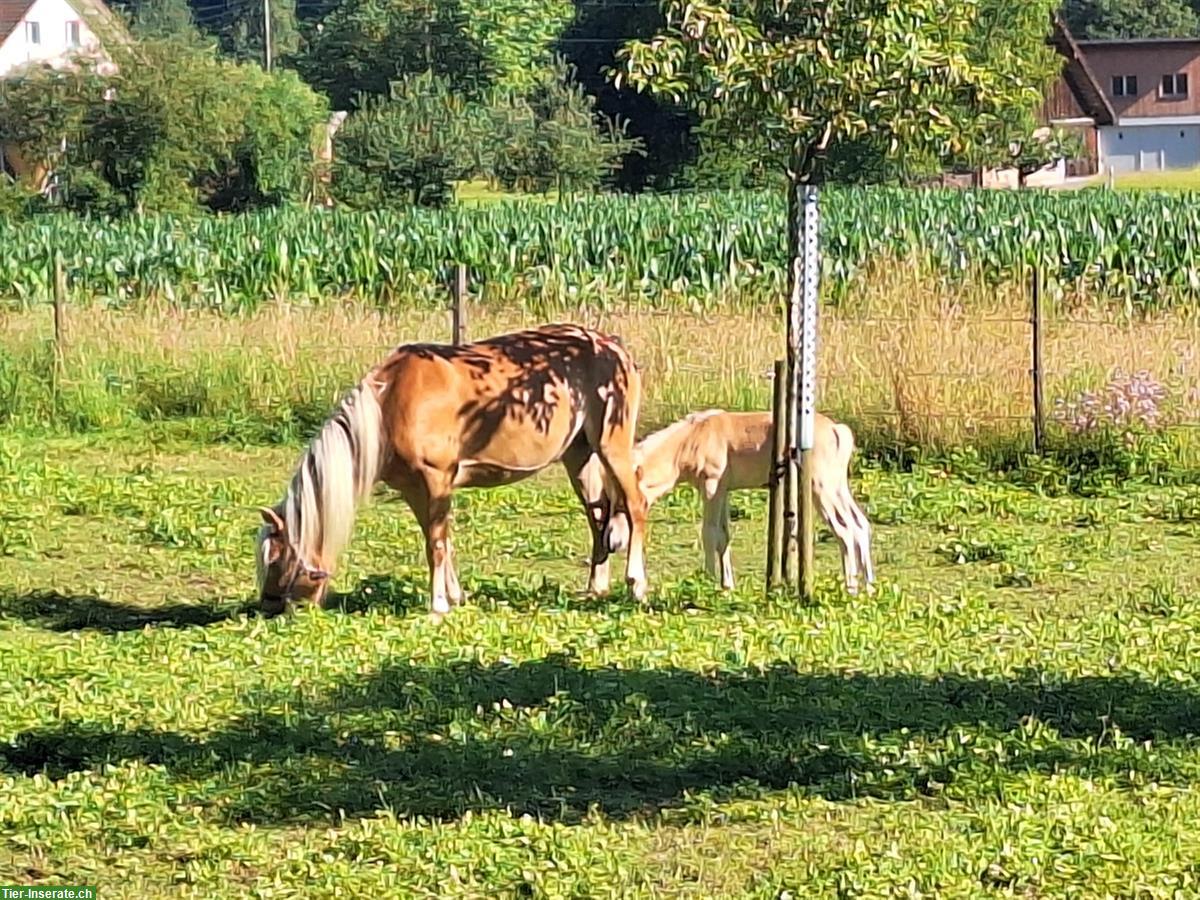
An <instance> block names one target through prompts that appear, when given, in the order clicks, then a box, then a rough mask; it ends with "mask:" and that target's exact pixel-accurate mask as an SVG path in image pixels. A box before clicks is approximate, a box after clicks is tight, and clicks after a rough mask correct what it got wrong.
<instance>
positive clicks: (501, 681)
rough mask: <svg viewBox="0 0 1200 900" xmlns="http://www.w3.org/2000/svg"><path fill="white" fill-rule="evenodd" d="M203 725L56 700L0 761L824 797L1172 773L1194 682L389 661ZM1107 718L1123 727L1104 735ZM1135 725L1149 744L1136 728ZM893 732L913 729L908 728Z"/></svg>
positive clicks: (539, 798) (242, 795)
mask: <svg viewBox="0 0 1200 900" xmlns="http://www.w3.org/2000/svg"><path fill="white" fill-rule="evenodd" d="M254 706H255V707H256V708H258V709H279V708H281V706H282V707H285V708H286V709H287V710H288V712H287V713H286V714H284V713H276V712H261V713H257V714H251V715H249V716H247V717H245V718H240V719H238V720H237V721H236V722H235V723H233V724H231V725H230V726H228V727H227V728H224V729H221V730H218V731H215V732H213V733H210V734H209V735H207V736H205V737H192V736H189V735H184V734H179V733H174V732H169V731H163V732H159V731H153V730H150V729H145V728H133V729H127V730H112V729H111V728H109V727H108V726H106V725H101V724H90V723H80V722H67V723H64V724H62V725H60V726H58V727H55V728H49V729H37V730H32V731H27V732H25V733H22V734H20V735H18V736H17V737H16V738H15V739H14V740H13V741H12V742H11V743H10V745H9V746H7V747H0V771H5V770H7V771H9V772H12V773H15V774H24V775H31V774H33V773H36V772H44V773H45V774H46V775H47V776H48V777H51V778H60V777H63V776H64V775H66V774H67V773H69V772H72V771H79V770H84V769H89V770H94V769H96V768H97V767H99V766H101V765H103V764H105V763H115V762H119V761H121V760H131V759H137V760H141V761H144V762H147V763H152V764H155V765H159V766H162V767H164V768H165V769H166V770H167V771H168V772H169V773H170V774H171V777H173V778H174V779H176V780H177V781H178V782H179V789H180V791H182V792H183V793H186V794H189V795H190V796H191V799H190V800H189V801H188V802H192V803H195V804H199V805H204V806H207V807H209V808H211V809H212V810H213V811H214V814H215V815H217V816H218V817H220V818H222V819H224V820H228V821H233V822H256V823H261V824H277V823H294V822H299V823H304V822H315V821H323V820H327V819H328V817H329V816H330V815H331V811H335V812H336V811H341V813H342V814H344V815H346V816H359V815H372V814H374V813H376V812H378V811H380V810H382V809H389V810H391V811H392V812H393V813H395V814H396V815H398V816H402V817H413V816H423V817H427V818H431V819H439V820H452V819H455V818H457V817H459V816H461V815H463V814H464V813H465V812H467V811H468V810H475V811H482V810H489V809H491V810H494V809H503V810H509V811H511V812H512V813H513V814H522V813H529V814H532V815H536V816H540V817H542V818H543V819H547V820H552V821H560V822H564V823H573V822H578V821H580V820H581V819H582V818H583V817H584V816H585V815H587V813H588V811H589V810H591V809H598V810H600V811H602V812H604V813H605V814H606V815H609V816H612V817H627V816H635V815H640V814H646V813H652V812H654V811H656V810H660V809H663V808H668V807H678V806H683V805H687V804H688V803H689V802H690V800H689V797H690V795H692V794H694V793H696V792H700V791H707V792H711V793H714V794H717V795H728V794H736V793H737V792H739V791H747V790H749V791H757V790H764V789H765V790H770V789H783V788H788V787H799V788H801V789H803V790H805V791H806V792H808V793H811V794H813V795H816V796H820V797H823V798H826V799H828V800H831V801H844V800H848V799H851V798H858V797H875V798H878V799H882V800H892V801H899V800H912V799H916V798H919V797H922V796H948V797H953V798H957V799H969V798H970V797H972V796H980V795H981V794H982V795H986V796H989V797H992V796H995V794H996V792H997V791H1000V790H1003V785H1004V783H1005V782H1006V781H1009V780H1011V779H1013V778H1018V777H1021V776H1022V775H1023V774H1026V773H1029V772H1043V773H1051V772H1067V773H1075V774H1078V775H1080V776H1083V777H1091V778H1098V777H1110V778H1113V779H1116V780H1118V781H1119V780H1121V779H1129V778H1134V777H1143V776H1144V777H1147V778H1151V779H1153V780H1156V781H1158V782H1160V783H1172V782H1174V783H1187V782H1188V781H1189V780H1190V773H1189V770H1188V769H1187V765H1188V764H1187V762H1186V761H1180V762H1175V761H1173V759H1172V756H1171V754H1169V753H1164V752H1162V746H1161V745H1163V744H1168V743H1171V742H1176V743H1178V744H1179V745H1181V746H1182V745H1185V744H1187V743H1188V742H1189V741H1190V740H1191V737H1192V735H1193V734H1195V733H1196V732H1197V731H1198V730H1200V695H1197V693H1196V692H1194V691H1192V690H1190V689H1188V688H1186V687H1184V686H1182V685H1175V684H1168V683H1159V684H1152V683H1150V682H1146V681H1143V680H1141V679H1138V678H1133V677H1112V678H1099V677H1087V678H1079V679H1072V680H1065V681H1057V682H1056V681H1053V680H1051V679H1050V677H1049V676H1047V675H1046V674H1045V673H1040V672H1036V671H1028V672H1022V673H1018V675H1017V677H1016V678H1015V679H1014V680H1012V681H999V680H990V679H983V678H970V677H966V676H961V675H947V676H942V677H923V676H916V675H886V676H877V675H861V674H856V675H841V674H825V673H819V674H813V673H800V672H797V671H795V669H793V668H792V667H790V666H786V665H782V664H779V665H776V666H774V667H772V668H769V669H766V670H763V671H759V670H755V671H744V672H737V673H732V674H730V673H717V674H712V675H704V674H699V673H696V672H693V671H688V670H682V669H673V668H665V669H657V670H633V671H629V670H622V669H617V668H602V669H594V668H584V667H581V666H579V665H577V664H576V662H575V661H574V660H573V659H572V658H570V657H568V656H558V657H553V658H548V659H545V660H541V661H535V662H528V663H523V664H521V665H504V664H502V663H498V664H492V665H483V664H479V663H474V662H464V663H459V664H455V665H451V666H448V667H444V668H425V667H421V666H414V665H409V664H403V663H397V664H393V665H391V666H388V667H386V668H384V669H383V670H382V671H380V672H379V673H377V674H375V675H373V676H371V677H368V678H365V679H363V680H362V681H359V682H347V683H344V684H340V685H334V686H332V687H331V688H330V689H328V690H327V691H324V692H322V693H321V694H319V695H318V696H315V697H314V696H312V694H311V692H310V693H309V694H297V693H286V694H280V695H279V696H278V697H270V696H268V697H258V698H254ZM1117 732H1119V733H1120V734H1122V735H1124V736H1125V737H1126V738H1129V739H1131V741H1114V740H1113V738H1112V735H1114V734H1115V733H1117ZM1142 741H1152V742H1154V743H1156V744H1159V745H1160V746H1159V747H1157V748H1156V749H1155V752H1153V753H1151V752H1142V750H1141V748H1140V746H1139V743H1138V742H1142ZM914 748H916V749H915V750H914Z"/></svg>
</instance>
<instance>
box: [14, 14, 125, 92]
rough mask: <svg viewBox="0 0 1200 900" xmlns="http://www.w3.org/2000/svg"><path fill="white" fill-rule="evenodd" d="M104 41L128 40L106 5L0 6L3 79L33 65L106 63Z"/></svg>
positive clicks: (57, 65) (60, 65)
mask: <svg viewBox="0 0 1200 900" xmlns="http://www.w3.org/2000/svg"><path fill="white" fill-rule="evenodd" d="M102 36H103V38H104V39H107V40H111V39H113V38H114V37H119V38H123V37H124V35H123V28H122V26H121V25H120V24H119V22H118V20H117V18H116V17H115V16H114V15H113V13H112V11H111V10H109V8H108V7H107V6H105V5H104V2H103V0H0V78H4V77H7V76H9V75H12V74H14V73H17V72H19V71H20V70H21V69H22V68H24V67H25V66H28V65H30V64H34V65H36V64H45V65H50V66H54V67H55V68H61V67H63V66H66V65H69V64H70V62H71V60H72V59H78V58H80V57H92V58H94V59H101V60H106V59H107V57H106V55H105V53H104V47H103V43H104V41H103V40H102Z"/></svg>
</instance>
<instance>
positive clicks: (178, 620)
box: [0, 591, 258, 634]
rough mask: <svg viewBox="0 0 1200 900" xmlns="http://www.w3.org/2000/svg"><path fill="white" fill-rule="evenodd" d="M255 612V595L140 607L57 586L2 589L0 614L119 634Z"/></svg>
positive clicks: (64, 628) (50, 626) (52, 625)
mask: <svg viewBox="0 0 1200 900" xmlns="http://www.w3.org/2000/svg"><path fill="white" fill-rule="evenodd" d="M257 614H258V604H257V603H256V602H254V601H252V600H246V601H220V602H216V603H171V604H165V605H161V606H145V607H142V606H133V605H130V604H126V603H115V602H113V601H112V600H105V599H104V598H102V597H96V596H87V595H80V596H71V595H67V594H60V593H58V592H57V591H31V592H29V593H26V594H18V593H13V592H3V593H0V619H3V618H16V619H21V620H23V621H25V622H27V623H29V624H31V625H36V626H39V627H41V628H45V629H48V630H49V631H99V632H102V633H106V634H116V633H118V632H123V631H140V630H141V629H143V628H145V627H146V626H147V625H150V626H153V627H155V628H193V627H204V626H206V625H215V624H217V623H220V622H226V621H229V620H230V619H236V618H238V616H242V615H248V616H253V615H257Z"/></svg>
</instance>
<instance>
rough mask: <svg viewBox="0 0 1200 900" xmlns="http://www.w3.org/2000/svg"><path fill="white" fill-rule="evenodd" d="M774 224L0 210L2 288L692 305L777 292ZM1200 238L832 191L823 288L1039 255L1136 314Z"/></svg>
mask: <svg viewBox="0 0 1200 900" xmlns="http://www.w3.org/2000/svg"><path fill="white" fill-rule="evenodd" d="M784 225H785V201H784V197H783V196H781V195H780V194H778V193H751V192H719V193H703V194H686V195H668V196H664V195H648V196H640V197H622V196H602V197H588V198H586V199H584V198H580V199H576V200H569V201H563V202H560V203H557V204H548V203H529V202H518V201H513V202H508V203H496V204H492V205H488V206H480V207H455V208H450V209H446V210H437V211H435V210H413V211H387V212H369V213H354V212H342V211H326V210H298V209H285V210H274V211H268V212H262V213H256V214H249V215H244V216H239V217H229V218H218V217H210V218H195V219H175V218H166V217H147V218H134V219H130V220H127V221H122V222H116V223H113V222H104V221H96V220H86V219H77V218H73V217H67V216H63V217H53V218H45V219H40V220H36V221H34V222H32V223H31V222H0V244H2V245H3V247H4V248H5V249H4V253H3V254H0V286H2V287H0V299H2V300H4V301H5V302H7V303H9V304H14V303H15V304H18V305H20V304H22V303H28V302H38V301H40V300H42V299H44V298H45V297H46V296H48V294H49V292H50V288H51V283H52V271H53V258H54V255H55V253H56V252H58V253H62V255H63V259H64V263H65V266H66V269H67V272H68V276H69V280H70V284H71V292H72V294H73V295H74V296H78V297H100V298H104V299H106V300H107V301H108V302H110V303H112V304H114V305H122V304H127V303H130V302H135V301H137V300H139V299H143V298H148V297H158V298H166V299H169V300H174V301H177V302H179V303H182V304H186V305H188V306H198V307H207V308H214V309H224V310H230V311H237V310H245V309H251V308H254V307H255V306H257V305H258V304H259V303H261V302H262V301H263V300H265V299H268V298H271V297H282V296H286V297H288V298H290V299H292V300H299V301H315V300H319V299H321V298H328V297H358V298H363V299H369V300H370V301H372V302H379V303H383V304H388V303H390V302H393V301H394V299H395V298H397V297H403V298H404V303H405V304H410V305H411V304H414V303H415V304H418V305H419V304H421V303H422V298H423V297H426V298H428V301H429V303H431V304H432V303H435V302H437V303H440V302H443V300H442V297H443V294H442V284H443V279H444V277H445V273H446V266H447V264H448V263H450V262H452V261H457V262H462V263H465V264H466V265H467V266H468V268H469V271H470V275H471V280H472V287H473V289H476V290H478V289H479V287H480V286H481V285H483V286H486V291H487V292H488V294H485V297H484V299H485V300H486V299H488V297H489V296H491V297H496V296H500V297H505V298H507V299H509V300H517V301H520V302H521V303H528V304H536V303H538V302H541V301H542V299H544V298H549V297H553V298H556V299H558V300H560V301H561V300H564V299H565V300H568V301H570V300H578V301H580V302H586V303H588V304H589V305H592V304H598V303H603V302H605V301H604V298H605V297H608V298H610V299H611V298H614V297H623V298H626V299H627V298H629V297H630V296H633V297H638V296H642V297H644V298H646V302H648V303H666V302H679V298H680V297H686V298H690V301H691V302H692V303H693V304H700V305H704V304H706V303H709V302H712V300H713V298H714V297H715V296H716V295H718V294H720V293H722V292H730V291H732V292H737V293H740V294H747V292H749V295H750V296H761V297H765V296H767V294H766V293H757V292H755V291H752V290H751V289H752V288H763V289H765V290H767V291H772V292H773V291H776V290H777V289H778V288H779V286H780V284H781V283H782V281H783V278H784V271H785V269H784V262H785V256H786V237H785V228H784ZM1198 234H1200V207H1198V206H1197V205H1196V204H1195V203H1194V202H1193V201H1192V200H1191V198H1189V197H1188V196H1186V195H1166V194H1149V193H1111V192H1100V191H1082V192H1074V193H1070V194H1067V193H1062V194H1049V193H1037V192H1005V191H987V192H962V191H950V190H922V191H912V190H904V189H891V188H888V189H881V188H871V189H851V188H830V189H827V190H826V191H825V192H824V194H823V196H822V253H823V260H824V261H823V269H824V280H823V284H824V288H825V291H826V292H827V294H828V296H829V299H830V301H831V302H837V300H838V299H839V298H840V296H841V295H842V293H843V292H844V289H845V288H846V287H847V285H848V284H850V282H851V280H852V279H853V277H854V276H855V274H856V273H857V272H858V271H859V270H860V269H861V267H863V266H864V265H865V264H867V263H869V262H871V261H874V260H877V259H879V258H880V257H884V258H886V257H905V258H912V257H914V256H915V257H917V258H919V259H923V260H924V261H925V262H927V263H928V264H930V265H931V266H933V268H934V270H935V271H939V272H941V273H943V274H944V275H946V276H948V277H955V276H957V275H959V274H961V273H963V272H965V271H967V270H973V271H975V272H976V273H977V274H981V275H982V276H983V277H984V278H990V279H994V280H995V281H997V282H998V281H1002V280H1004V279H1010V278H1011V277H1012V276H1013V273H1014V271H1015V270H1017V269H1019V268H1021V267H1023V266H1025V265H1027V264H1030V263H1035V262H1036V263H1038V264H1040V265H1041V266H1042V267H1043V269H1044V271H1045V272H1046V274H1047V275H1048V276H1049V277H1050V278H1051V279H1052V280H1054V281H1057V282H1059V283H1060V284H1066V285H1074V286H1078V287H1085V288H1088V289H1092V290H1095V291H1098V292H1099V293H1102V294H1103V295H1105V296H1108V297H1113V298H1116V299H1119V300H1121V301H1122V302H1124V303H1125V304H1126V305H1128V306H1130V307H1131V308H1137V307H1147V308H1152V307H1163V306H1177V305H1180V304H1186V303H1189V302H1190V301H1192V300H1193V299H1194V298H1195V297H1196V295H1197V292H1198V290H1200V265H1198V264H1197V262H1196V260H1195V259H1194V258H1193V256H1192V253H1191V247H1192V245H1193V244H1194V243H1195V239H1196V236H1197V235H1198ZM667 297H670V298H672V299H670V300H667V299H665V298H667Z"/></svg>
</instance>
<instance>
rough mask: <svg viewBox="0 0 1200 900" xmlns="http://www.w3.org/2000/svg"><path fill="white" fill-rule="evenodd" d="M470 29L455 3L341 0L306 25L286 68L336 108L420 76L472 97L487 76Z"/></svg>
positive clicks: (352, 104)
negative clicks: (301, 44)
mask: <svg viewBox="0 0 1200 900" xmlns="http://www.w3.org/2000/svg"><path fill="white" fill-rule="evenodd" d="M468 24H469V20H468V16H467V12H466V11H465V10H464V9H463V6H462V3H461V2H460V0H343V2H342V3H341V4H340V5H339V6H338V7H337V8H336V9H334V11H333V12H331V13H330V14H329V15H328V16H326V17H325V18H324V19H323V20H322V21H320V22H318V23H315V24H312V25H310V26H309V27H308V33H307V38H306V42H305V46H304V47H303V49H302V50H301V51H300V52H298V53H297V54H296V55H295V56H294V57H293V58H292V59H291V60H290V62H291V64H293V65H294V66H295V67H296V69H297V71H299V72H300V74H301V75H302V76H303V77H304V79H305V80H306V81H307V82H308V83H309V84H311V85H312V86H313V87H315V88H316V89H317V90H319V91H321V92H323V93H324V94H325V95H326V96H328V97H329V99H330V101H331V103H332V104H333V106H334V108H336V109H353V108H354V107H355V105H356V103H357V101H358V99H359V98H360V97H363V96H375V97H387V96H388V95H389V93H390V91H391V85H392V83H393V82H397V81H402V80H403V79H405V78H407V77H408V76H411V75H417V74H419V73H423V72H428V73H431V74H433V75H436V76H438V77H439V78H441V79H445V80H446V82H447V83H448V84H449V85H450V86H451V88H452V89H453V90H455V91H458V92H460V93H464V94H467V95H471V96H476V95H478V94H479V93H480V92H481V90H482V89H483V88H484V87H485V86H486V85H487V84H489V83H490V81H491V78H492V75H493V73H492V71H491V70H490V69H489V68H488V67H487V66H486V65H485V58H484V51H483V47H482V46H481V45H480V43H479V42H478V40H476V39H475V38H474V37H472V35H471V34H470V31H469V29H468Z"/></svg>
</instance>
